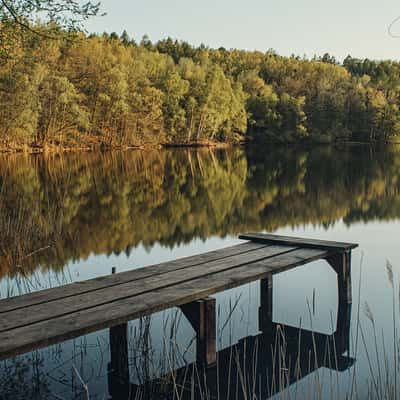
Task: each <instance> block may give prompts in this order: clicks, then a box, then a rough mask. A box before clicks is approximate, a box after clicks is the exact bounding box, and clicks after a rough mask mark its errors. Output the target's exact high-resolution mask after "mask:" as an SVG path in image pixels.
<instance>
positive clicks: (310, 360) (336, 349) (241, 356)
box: [109, 253, 355, 400]
mask: <svg viewBox="0 0 400 400" xmlns="http://www.w3.org/2000/svg"><path fill="white" fill-rule="evenodd" d="M339 257H340V259H339ZM342 257H343V258H342ZM327 261H328V263H329V264H330V265H331V266H332V268H333V269H334V270H335V271H336V273H337V287H338V313H337V321H336V330H335V331H334V332H333V333H332V334H323V333H318V332H314V331H311V330H307V329H302V327H293V326H288V325H284V324H281V323H276V322H273V320H272V298H273V296H272V291H273V284H272V283H273V279H272V275H270V276H268V277H267V278H266V279H264V280H262V281H260V294H261V295H260V308H259V331H260V333H259V334H257V335H254V336H248V337H245V338H243V339H241V340H240V341H239V342H238V343H236V344H234V345H233V346H231V347H228V348H225V349H223V350H220V351H218V352H217V358H216V362H214V363H213V362H211V363H210V356H209V353H208V352H207V346H211V348H212V347H213V346H214V345H215V342H214V343H211V344H210V343H208V344H207V343H204V341H203V340H201V337H199V336H200V335H201V332H197V336H198V339H200V340H198V343H197V361H196V362H194V363H191V364H189V365H186V366H184V367H181V368H179V369H176V370H171V371H170V372H169V373H168V374H165V375H164V376H162V377H159V378H157V379H153V380H151V381H147V382H144V383H143V384H141V385H137V384H133V383H131V382H130V378H129V365H128V341H127V329H126V326H125V325H123V326H119V327H115V328H111V329H110V349H111V362H110V364H109V394H110V396H111V398H112V399H113V400H117V399H118V400H128V399H137V398H142V399H143V398H157V399H175V398H176V399H195V398H196V399H197V398H207V399H210V398H211V399H212V398H214V399H217V398H221V399H225V398H226V399H248V398H257V399H262V398H268V397H271V396H273V395H274V394H276V393H279V392H281V391H282V390H284V389H286V388H288V387H289V386H290V385H292V384H294V383H296V382H298V381H299V380H301V379H303V378H305V377H306V376H307V375H310V374H311V373H313V372H315V371H317V370H318V369H320V368H328V369H330V370H335V371H339V372H341V371H345V370H347V369H348V368H350V367H351V366H352V365H353V363H354V361H355V360H354V359H353V358H352V357H351V356H350V317H351V275H350V273H351V263H350V254H349V253H345V254H342V255H340V256H339V255H338V256H334V257H332V258H329V259H327ZM207 302H211V303H210V304H211V306H212V300H206V301H205V305H206V306H207ZM183 311H184V314H185V315H186V316H188V312H187V310H186V311H185V310H183Z"/></svg>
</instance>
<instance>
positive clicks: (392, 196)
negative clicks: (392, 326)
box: [0, 146, 400, 275]
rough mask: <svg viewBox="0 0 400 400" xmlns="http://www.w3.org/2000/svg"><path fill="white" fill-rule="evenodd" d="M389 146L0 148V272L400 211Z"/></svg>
mask: <svg viewBox="0 0 400 400" xmlns="http://www.w3.org/2000/svg"><path fill="white" fill-rule="evenodd" d="M398 153H399V149H397V148H396V147H391V148H385V149H384V150H383V149H376V148H371V147H366V146H364V147H345V148H339V149H335V148H331V147H321V148H316V149H313V150H312V151H309V150H305V149H290V150H288V149H287V148H281V149H279V148H278V149H276V148H274V149H269V150H265V151H260V149H257V150H255V149H247V150H246V151H244V150H242V149H239V148H234V149H224V150H216V151H212V150H171V151H156V150H152V151H150V150H149V151H132V152H125V153H106V154H102V153H93V154H71V155H65V156H55V155H52V156H22V155H19V156H7V157H2V158H0V171H1V172H0V231H1V232H2V235H1V238H0V274H1V275H4V274H6V273H8V272H10V273H11V274H12V275H14V274H15V273H16V272H17V271H18V272H23V273H30V271H33V270H34V269H35V268H37V267H38V266H39V265H40V266H41V268H44V269H47V268H54V269H62V267H63V266H64V265H65V264H66V263H67V262H68V261H73V260H77V259H82V258H86V257H88V256H89V254H91V253H96V254H99V253H105V254H111V253H117V254H118V253H121V252H127V253H129V252H130V251H131V249H132V248H134V247H135V246H137V245H138V244H140V243H142V244H144V245H145V246H152V245H153V244H154V243H156V242H159V243H161V244H162V245H165V246H170V247H172V246H174V245H176V244H180V243H186V242H189V241H190V240H192V239H194V238H202V239H205V238H207V237H210V236H211V235H218V236H225V235H228V234H237V233H239V232H241V231H246V230H261V229H265V230H269V231H273V230H275V229H277V228H279V227H282V226H298V225H302V224H308V223H311V224H315V225H324V226H329V225H331V224H333V223H334V222H335V221H337V220H339V219H343V220H344V221H345V222H346V223H349V224H351V223H353V222H356V221H360V220H361V221H369V220H372V219H392V218H396V217H398V216H399V215H400V201H399V200H400V195H399V189H400V168H399V167H400V158H399V157H398V155H399V154H398Z"/></svg>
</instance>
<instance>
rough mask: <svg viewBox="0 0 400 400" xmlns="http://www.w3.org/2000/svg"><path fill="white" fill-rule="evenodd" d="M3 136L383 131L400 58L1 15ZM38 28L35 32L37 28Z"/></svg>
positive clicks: (177, 139) (74, 140)
mask: <svg viewBox="0 0 400 400" xmlns="http://www.w3.org/2000/svg"><path fill="white" fill-rule="evenodd" d="M0 28H1V29H0V33H1V38H0V40H1V42H2V46H1V47H2V52H0V62H1V63H0V144H2V145H3V148H4V147H6V148H7V147H9V148H11V147H23V146H34V147H35V146H38V147H43V146H46V145H62V146H76V145H82V146H92V145H96V144H97V145H98V144H102V145H104V146H125V145H146V144H178V143H182V144H184V143H194V142H207V141H215V142H218V141H219V142H235V141H242V140H244V139H250V138H251V139H254V138H257V139H265V140H274V141H282V142H288V141H310V140H315V141H322V142H331V141H334V140H354V141H387V140H393V139H394V138H395V137H396V136H397V135H399V134H400V110H399V107H400V63H398V62H393V61H381V62H376V61H370V60H367V59H366V60H358V59H354V58H351V57H347V58H346V59H345V60H344V62H343V64H342V65H341V64H339V63H337V62H336V60H335V59H334V58H333V57H331V56H329V55H328V54H326V55H324V56H323V57H321V58H313V59H305V58H300V57H295V56H292V57H282V56H279V55H278V54H276V53H275V52H274V51H267V52H257V51H253V52H249V51H242V50H226V49H224V48H220V49H210V48H208V47H205V46H199V47H193V46H191V45H189V44H188V43H185V42H180V41H174V40H172V39H166V40H162V41H159V42H157V43H152V42H151V41H150V40H149V39H148V38H147V37H144V38H143V39H142V40H141V41H140V42H139V43H137V42H135V41H134V40H132V39H130V38H129V36H128V35H127V33H126V32H124V33H123V34H122V35H121V36H119V35H117V34H115V33H112V34H110V35H109V34H103V35H89V36H88V35H85V34H83V33H67V31H66V30H65V29H64V30H63V29H59V28H57V26H56V27H55V26H52V27H51V28H50V27H49V26H46V27H43V26H36V27H35V33H32V32H30V31H26V30H23V29H22V28H21V27H20V26H18V25H15V24H13V23H12V22H10V21H9V20H6V19H3V21H2V22H1V24H0ZM38 32H39V33H40V34H38Z"/></svg>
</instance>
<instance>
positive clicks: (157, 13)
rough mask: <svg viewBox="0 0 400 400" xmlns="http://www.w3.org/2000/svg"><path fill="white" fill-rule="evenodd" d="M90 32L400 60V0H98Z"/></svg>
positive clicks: (193, 42) (87, 27)
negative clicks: (99, 5) (98, 8)
mask: <svg viewBox="0 0 400 400" xmlns="http://www.w3.org/2000/svg"><path fill="white" fill-rule="evenodd" d="M101 3H102V9H103V11H104V12H106V13H107V15H106V16H104V17H96V18H94V19H91V20H90V21H88V22H87V23H86V29H87V30H88V31H89V32H97V33H102V32H104V31H106V32H117V33H121V32H122V31H123V30H124V29H126V31H127V32H128V34H129V35H130V36H131V37H133V38H134V39H135V40H137V41H140V39H141V38H142V37H143V35H145V34H147V35H148V36H149V37H150V39H151V40H152V41H157V40H159V39H163V38H166V37H172V38H174V39H179V40H185V41H187V42H189V43H191V44H194V45H199V44H201V43H204V44H205V45H207V46H210V47H214V48H215V47H216V48H218V47H221V46H223V47H225V48H227V49H231V48H240V49H247V50H260V51H266V50H268V49H274V50H275V51H277V52H278V53H279V54H281V55H291V54H295V55H299V56H303V55H306V56H307V57H312V56H313V55H323V54H324V53H327V52H328V53H330V54H331V55H334V56H335V57H336V58H337V59H338V60H343V59H344V58H345V57H346V56H347V55H348V54H350V55H352V56H353V57H359V58H366V57H367V58H370V59H395V60H398V59H400V20H399V22H398V23H395V24H394V25H393V29H392V32H393V33H394V34H397V35H398V36H399V38H394V37H392V36H391V35H390V34H389V33H388V28H389V26H390V24H391V23H392V21H393V20H395V19H396V18H398V17H399V16H400V1H399V0H363V1H359V0H336V1H335V0H331V1H327V0H196V1H195V0H103V1H102V2H101Z"/></svg>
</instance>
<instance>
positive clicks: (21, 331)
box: [0, 249, 329, 359]
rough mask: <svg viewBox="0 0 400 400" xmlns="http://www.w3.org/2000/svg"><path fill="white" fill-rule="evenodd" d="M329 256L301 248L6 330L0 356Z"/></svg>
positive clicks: (323, 251) (90, 330)
mask: <svg viewBox="0 0 400 400" xmlns="http://www.w3.org/2000/svg"><path fill="white" fill-rule="evenodd" d="M328 255H329V252H328V251H326V250H317V249H298V250H294V251H291V252H288V253H285V254H282V255H277V256H274V257H271V258H266V259H263V260H260V261H257V262H254V263H251V264H246V265H242V266H239V267H237V268H234V269H228V270H224V271H221V272H218V273H213V274H210V275H206V276H202V277H199V278H196V279H191V280H189V281H186V282H182V283H178V284H175V285H172V286H168V287H165V288H160V289H157V290H153V291H151V292H148V293H144V294H140V295H137V296H133V297H129V298H126V299H123V300H119V301H116V302H113V303H107V304H105V305H101V306H97V307H93V308H90V309H86V310H82V311H79V312H75V313H72V314H68V315H64V316H61V317H58V318H53V319H50V320H46V321H43V322H38V323H35V324H32V325H28V326H23V327H20V328H16V329H11V330H7V331H5V332H3V333H1V334H0V359H4V358H8V357H11V356H14V355H17V354H21V353H24V352H27V351H31V350H33V349H37V348H40V347H44V346H47V345H50V344H54V343H59V342H61V341H64V340H67V339H71V338H74V337H77V336H80V335H83V334H86V333H89V332H93V331H96V330H99V329H103V328H107V327H111V326H115V325H119V324H122V323H125V322H127V321H129V320H132V319H136V318H139V317H142V316H144V315H150V314H152V313H154V312H157V311H161V310H165V309H167V308H170V307H173V306H179V305H182V304H185V303H189V302H191V301H196V300H200V299H202V298H204V297H206V296H208V295H211V294H214V293H217V292H220V291H222V290H226V289H231V288H234V287H238V286H241V285H243V284H246V283H249V282H252V281H255V280H258V279H262V278H264V277H266V276H267V275H268V274H269V273H271V272H273V273H276V272H278V271H279V270H280V269H282V268H284V269H287V268H294V267H296V266H298V265H303V264H305V263H308V262H310V261H314V260H317V259H320V258H325V257H326V256H328Z"/></svg>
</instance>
